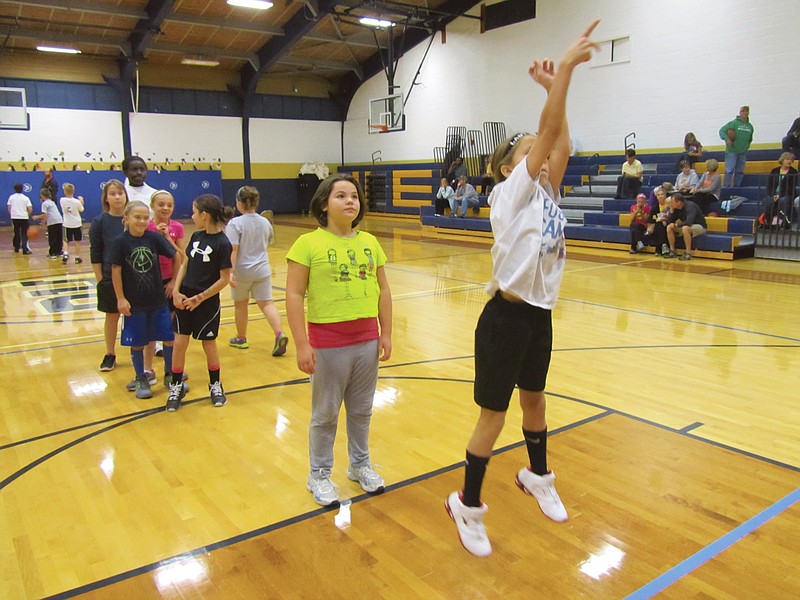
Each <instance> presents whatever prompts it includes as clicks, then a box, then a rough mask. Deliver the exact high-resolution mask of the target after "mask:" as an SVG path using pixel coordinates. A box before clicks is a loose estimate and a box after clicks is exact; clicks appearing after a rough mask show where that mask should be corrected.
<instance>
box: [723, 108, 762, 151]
mask: <svg viewBox="0 0 800 600" xmlns="http://www.w3.org/2000/svg"><path fill="white" fill-rule="evenodd" d="M728 129H733V130H735V131H736V141H734V142H733V144H731V145H730V146H728V145H727V144H725V152H735V153H736V154H741V153H742V152H747V149H748V148H749V147H750V144H751V143H752V142H753V131H754V130H753V126H752V125H751V123H750V121H742V120H741V119H740V118H739V116H738V115H737V117H736V118H735V119H734V120H733V121H729V122H728V123H725V125H723V126H722V127H720V129H719V138H720V139H721V140H727V139H728Z"/></svg>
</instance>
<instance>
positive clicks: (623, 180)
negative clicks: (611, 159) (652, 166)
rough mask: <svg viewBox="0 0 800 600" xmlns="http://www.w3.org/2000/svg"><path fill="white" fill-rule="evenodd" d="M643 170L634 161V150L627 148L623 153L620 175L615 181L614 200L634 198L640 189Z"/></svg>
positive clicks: (636, 161) (639, 164)
mask: <svg viewBox="0 0 800 600" xmlns="http://www.w3.org/2000/svg"><path fill="white" fill-rule="evenodd" d="M643 173H644V168H643V167H642V163H640V162H639V161H638V160H637V159H636V150H634V149H633V148H628V149H627V150H626V151H625V162H624V163H622V175H620V176H619V178H618V179H617V194H616V196H615V197H616V198H636V195H637V194H638V193H639V190H640V189H641V187H642V175H643Z"/></svg>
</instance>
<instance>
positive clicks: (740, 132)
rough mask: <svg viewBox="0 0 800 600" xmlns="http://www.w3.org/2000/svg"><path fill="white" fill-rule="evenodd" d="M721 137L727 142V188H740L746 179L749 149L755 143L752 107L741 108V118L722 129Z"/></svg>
mask: <svg viewBox="0 0 800 600" xmlns="http://www.w3.org/2000/svg"><path fill="white" fill-rule="evenodd" d="M719 137H720V139H722V140H725V187H735V186H739V185H741V184H742V178H743V177H744V165H745V163H746V162H747V149H748V148H749V147H750V144H751V143H752V141H753V125H752V124H751V123H750V107H749V106H743V107H742V108H740V109H739V116H737V117H736V118H735V119H734V120H733V121H729V122H728V123H725V125H723V126H722V127H721V128H720V130H719Z"/></svg>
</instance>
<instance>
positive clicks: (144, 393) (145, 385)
mask: <svg viewBox="0 0 800 600" xmlns="http://www.w3.org/2000/svg"><path fill="white" fill-rule="evenodd" d="M147 377H148V375H147V373H142V374H141V375H137V376H136V379H135V380H134V381H135V382H136V397H137V398H139V399H140V400H146V399H147V398H152V397H153V391H152V390H151V389H150V382H149V381H148V380H147Z"/></svg>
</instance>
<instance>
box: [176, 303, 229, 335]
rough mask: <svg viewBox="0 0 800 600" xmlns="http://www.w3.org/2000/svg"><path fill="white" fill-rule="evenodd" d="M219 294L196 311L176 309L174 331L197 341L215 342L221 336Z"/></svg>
mask: <svg viewBox="0 0 800 600" xmlns="http://www.w3.org/2000/svg"><path fill="white" fill-rule="evenodd" d="M219 316H220V302H219V294H216V295H215V296H212V297H211V298H207V299H206V300H204V301H203V302H202V303H201V304H200V305H199V306H198V307H197V308H195V309H194V310H183V309H180V308H176V309H175V314H174V315H173V316H172V331H174V332H175V333H179V334H182V335H191V336H192V337H193V338H194V339H196V340H215V339H217V335H219Z"/></svg>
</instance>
